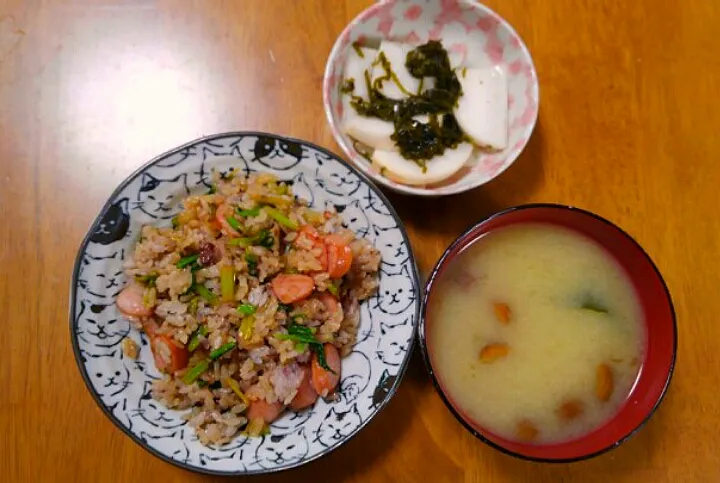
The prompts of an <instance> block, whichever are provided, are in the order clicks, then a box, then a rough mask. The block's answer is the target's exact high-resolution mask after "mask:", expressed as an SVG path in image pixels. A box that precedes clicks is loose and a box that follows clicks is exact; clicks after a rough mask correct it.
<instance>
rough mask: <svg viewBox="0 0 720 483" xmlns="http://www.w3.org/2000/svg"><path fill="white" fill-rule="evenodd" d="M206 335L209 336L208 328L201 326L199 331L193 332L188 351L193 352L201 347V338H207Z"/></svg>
mask: <svg viewBox="0 0 720 483" xmlns="http://www.w3.org/2000/svg"><path fill="white" fill-rule="evenodd" d="M206 335H208V328H207V326H205V325H201V326H200V327H198V328H197V330H196V331H195V332H193V335H192V337H190V341H189V342H188V345H187V350H189V351H190V352H193V351H194V350H195V349H197V348H198V346H199V345H200V338H201V337H205V336H206Z"/></svg>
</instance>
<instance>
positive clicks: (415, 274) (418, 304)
mask: <svg viewBox="0 0 720 483" xmlns="http://www.w3.org/2000/svg"><path fill="white" fill-rule="evenodd" d="M232 136H235V137H241V138H242V137H250V136H255V137H258V136H265V137H270V138H273V139H275V140H276V141H279V140H284V141H290V142H294V143H298V144H301V145H303V146H307V147H310V148H312V149H315V150H317V151H319V152H321V153H323V154H325V155H327V156H329V157H330V158H332V159H333V160H334V161H337V162H339V163H340V164H341V165H343V166H345V167H346V168H348V169H349V170H350V171H351V172H352V173H353V174H355V175H356V176H358V177H359V178H360V179H361V180H362V181H363V182H364V183H365V184H367V185H368V187H369V189H370V190H372V191H373V192H374V193H375V195H377V196H378V197H379V198H380V200H381V201H382V202H383V203H384V204H385V205H386V206H387V208H388V211H389V212H390V215H391V216H392V217H393V219H394V220H395V223H397V226H398V229H399V230H400V234H401V235H402V239H403V242H404V243H405V244H406V246H407V247H408V259H409V262H410V264H411V268H412V271H411V272H412V273H411V277H412V280H413V286H414V287H415V289H416V296H415V302H414V304H415V311H414V312H415V318H414V322H413V324H412V331H411V334H410V340H409V343H408V347H407V350H406V353H405V357H404V358H403V361H402V363H401V364H400V368H399V369H398V372H397V375H396V379H395V383H394V384H393V386H392V387H391V388H390V390H389V391H388V394H387V396H386V397H385V399H383V401H382V402H381V403H380V404H379V405H378V407H377V408H376V409H375V411H374V412H373V413H372V415H371V416H370V417H369V418H368V419H366V420H365V421H363V422H362V423H361V424H360V425H359V426H358V427H357V428H355V430H353V431H352V432H351V433H350V434H348V435H347V436H346V437H345V438H343V439H342V440H340V441H338V442H337V443H336V444H335V445H333V446H331V447H329V448H325V449H323V450H322V451H320V452H319V453H318V454H316V455H314V456H312V457H310V458H306V459H301V460H299V461H297V462H294V463H289V464H286V465H284V466H279V467H276V468H269V469H261V470H253V471H222V470H211V469H207V468H202V467H199V466H194V465H191V464H188V463H184V462H182V461H178V460H175V459H173V458H170V457H168V456H167V455H165V454H163V453H161V452H160V451H158V450H156V449H155V448H153V447H151V446H149V445H148V444H146V443H145V442H143V441H142V440H141V439H140V438H139V437H138V436H137V435H136V434H135V433H133V432H132V431H130V430H129V429H128V428H127V427H125V425H124V424H122V422H120V421H119V420H118V418H116V417H115V415H114V414H112V412H111V411H110V410H108V408H107V406H106V405H105V404H104V403H103V402H102V399H101V398H100V396H99V395H98V393H97V391H95V389H94V387H93V385H92V383H91V382H90V378H89V375H88V372H87V370H86V368H85V364H84V363H83V362H82V361H81V356H80V347H79V343H78V338H77V336H76V327H77V324H76V312H77V310H76V304H75V299H76V296H77V281H78V278H79V272H80V266H81V264H82V259H83V254H84V253H85V251H86V250H87V246H88V243H89V242H90V238H91V237H92V235H93V232H94V231H95V229H96V228H97V226H98V224H99V223H100V222H101V221H102V218H103V215H104V214H105V212H106V211H107V210H108V209H109V208H110V206H111V205H112V204H113V200H114V199H115V198H116V197H117V196H118V195H120V193H121V192H122V191H123V190H124V189H125V188H126V187H127V186H128V185H129V184H130V183H132V182H133V181H134V180H135V179H136V178H137V177H138V176H140V175H141V174H142V173H143V172H145V171H146V170H148V169H149V168H151V167H153V166H155V165H156V164H157V163H159V162H161V161H163V160H164V159H166V158H167V157H169V156H172V155H174V154H177V153H179V152H181V151H183V150H184V149H187V148H189V147H190V146H193V145H195V144H200V143H203V142H207V141H212V140H215V139H219V138H226V137H232ZM422 292H423V286H422V284H421V283H420V272H419V270H418V265H417V261H416V259H415V255H414V253H413V250H412V245H411V244H410V239H409V237H408V234H407V230H406V229H405V225H404V223H403V221H402V219H401V218H400V216H399V215H398V213H397V211H396V210H395V207H394V206H393V205H392V203H390V200H388V198H387V196H386V195H385V193H383V192H382V191H381V190H380V188H379V187H378V186H377V185H376V184H375V183H374V182H373V181H372V180H371V179H370V177H368V176H367V175H366V174H365V173H363V172H362V171H361V170H359V169H358V168H356V167H355V166H353V165H352V164H351V163H349V162H347V161H345V160H344V159H342V158H341V157H340V156H338V155H337V154H335V153H333V152H332V151H330V150H329V149H326V148H323V147H321V146H319V145H317V144H315V143H313V142H310V141H305V140H302V139H298V138H293V137H290V136H285V135H282V134H275V133H268V132H263V131H227V132H221V133H217V134H210V135H206V136H201V137H199V138H196V139H194V140H192V141H189V142H187V143H185V144H182V145H180V146H178V147H175V148H172V149H170V150H168V151H165V152H164V153H162V154H160V155H157V156H155V157H153V158H152V159H150V160H149V161H147V162H146V163H144V164H143V165H141V166H140V167H138V168H137V169H136V170H135V171H133V172H132V173H130V174H129V175H128V176H126V177H125V178H124V179H123V180H122V181H121V182H120V184H118V185H117V187H116V188H115V189H114V190H113V191H112V193H111V194H110V195H109V197H108V199H107V201H105V203H104V204H103V206H102V208H101V209H100V211H99V213H98V214H97V215H96V216H95V218H94V219H93V221H92V223H91V224H90V226H89V228H88V230H87V233H86V234H85V236H84V237H83V240H82V242H80V246H79V247H78V250H77V254H76V255H75V262H74V264H73V270H72V278H71V280H70V299H69V303H68V316H69V329H70V343H71V345H72V349H73V357H74V359H75V363H76V365H77V368H78V370H79V371H80V375H81V376H82V379H83V382H84V383H85V387H86V389H87V390H88V392H89V393H90V395H91V396H92V398H93V400H94V402H95V404H96V405H97V406H98V407H99V408H100V410H101V411H102V412H103V413H104V414H105V416H106V417H107V418H108V419H109V420H110V421H111V422H112V423H113V425H115V426H116V427H117V428H118V429H120V431H122V432H123V433H124V434H125V436H127V437H129V438H130V439H131V440H132V441H133V442H135V443H136V444H137V445H139V446H140V447H141V448H143V449H144V450H146V451H147V452H149V453H150V454H152V455H153V456H155V457H157V458H159V459H161V460H163V461H165V462H166V463H170V464H172V465H173V466H176V467H178V468H182V469H184V470H188V471H192V472H196V473H202V474H206V475H213V476H251V475H262V474H270V473H278V472H281V471H287V470H290V469H293V468H298V467H300V466H303V465H305V464H308V463H310V462H312V461H316V460H318V459H320V458H322V457H324V456H327V455H328V454H330V453H332V452H333V451H335V450H336V449H338V448H340V447H342V446H344V445H345V444H346V443H347V442H348V441H350V440H351V439H352V438H353V437H355V436H356V435H357V434H358V433H359V432H360V431H361V430H362V429H364V428H365V427H366V426H367V425H368V424H369V423H370V422H371V421H372V420H373V419H375V417H376V416H377V415H378V414H379V413H380V412H381V411H382V410H383V409H384V408H385V407H386V406H387V404H388V403H389V402H390V400H391V399H392V398H393V397H394V396H395V393H396V392H397V391H398V389H399V388H400V384H401V383H402V380H403V378H404V376H405V372H406V371H407V367H408V365H409V364H410V359H411V356H412V352H413V349H414V348H415V343H416V341H415V339H416V336H417V331H418V325H419V320H420V314H421V310H422V305H423V302H422V301H423V294H422Z"/></svg>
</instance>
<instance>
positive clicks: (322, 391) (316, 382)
mask: <svg viewBox="0 0 720 483" xmlns="http://www.w3.org/2000/svg"><path fill="white" fill-rule="evenodd" d="M323 351H324V352H325V361H326V362H327V365H328V367H330V369H332V370H333V372H334V374H333V373H332V372H330V371H327V370H325V369H323V368H322V367H321V366H320V363H319V362H318V358H317V355H316V354H313V358H312V385H313V388H315V392H317V393H318V394H319V395H321V396H322V397H327V396H328V394H332V392H333V391H334V390H335V388H336V387H337V385H338V382H340V353H339V352H338V350H337V349H336V348H335V346H334V345H332V344H325V345H324V346H323Z"/></svg>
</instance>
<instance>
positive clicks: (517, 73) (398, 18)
mask: <svg viewBox="0 0 720 483" xmlns="http://www.w3.org/2000/svg"><path fill="white" fill-rule="evenodd" d="M383 39H390V40H395V41H400V42H405V43H409V44H412V45H421V44H424V43H425V42H427V41H429V40H440V41H441V42H442V43H443V45H444V47H445V48H446V49H447V51H448V52H449V54H450V61H451V63H452V64H453V65H456V66H457V65H463V66H466V67H484V66H493V65H500V66H502V67H503V68H504V70H505V72H506V75H507V79H508V122H509V126H508V141H509V142H508V147H507V148H506V149H504V150H503V151H500V152H498V153H492V154H487V153H481V152H478V153H477V154H474V155H473V157H472V158H471V159H470V161H468V163H467V164H466V165H465V166H464V167H463V168H462V169H461V170H460V171H459V172H458V173H456V174H455V175H453V176H452V177H451V178H449V179H447V180H445V181H442V182H441V183H438V184H435V185H426V186H408V185H404V184H401V183H397V182H395V181H392V180H390V179H388V178H386V177H384V176H382V175H381V174H380V172H379V171H378V170H377V169H375V168H374V167H373V166H372V165H371V163H370V162H368V160H367V159H366V158H364V157H363V156H361V155H360V154H359V153H358V152H357V151H356V150H355V148H354V147H353V141H352V140H351V139H350V138H349V137H348V136H347V135H346V134H345V133H344V132H343V131H342V129H341V120H342V115H343V113H342V110H343V105H342V102H341V93H340V87H341V84H342V79H343V69H344V66H345V62H346V59H347V55H348V52H349V51H350V49H352V44H353V43H354V42H360V43H364V42H378V41H380V40H383ZM378 43H379V42H378ZM538 102H539V91H538V80H537V74H536V72H535V67H534V66H533V62H532V59H531V57H530V53H529V52H528V49H527V47H526V46H525V44H524V43H523V41H522V39H520V36H518V34H517V33H516V32H515V30H513V28H512V27H511V26H510V24H508V23H507V22H506V21H505V20H504V19H503V18H502V17H500V16H499V15H498V14H496V13H495V12H493V11H492V10H490V9H489V8H487V7H485V6H483V5H481V4H480V3H478V2H474V1H470V0H384V1H380V2H378V3H376V4H374V5H373V6H371V7H370V8H368V9H367V10H365V11H364V12H362V13H361V14H360V15H358V16H357V17H356V18H355V19H354V20H353V21H352V22H350V24H348V26H347V27H345V30H343V32H342V34H340V37H338V39H337V41H336V42H335V45H334V46H333V49H332V51H331V52H330V57H329V58H328V61H327V65H326V67H325V77H324V79H323V103H324V105H325V113H326V115H327V119H328V122H329V123H330V127H331V129H332V133H333V136H334V137H335V140H336V141H337V142H338V144H339V145H340V147H341V148H342V150H343V151H344V152H345V154H346V155H347V157H349V158H350V160H351V161H352V162H353V164H355V165H356V166H357V167H358V168H359V169H360V170H361V171H363V172H364V173H365V174H367V175H368V176H370V177H371V178H372V179H373V180H375V181H376V182H378V183H380V184H382V185H385V186H387V187H388V188H391V189H393V190H395V191H399V192H402V193H407V194H413V195H421V196H441V195H450V194H454V193H460V192H462V191H467V190H469V189H472V188H475V187H477V186H480V185H482V184H485V183H487V182H488V181H490V180H492V179H494V178H495V177H497V176H499V175H500V174H501V173H502V172H503V171H505V170H506V169H507V168H508V167H510V165H511V164H512V163H513V162H514V161H515V159H516V158H517V157H518V156H519V155H520V153H521V152H522V150H523V149H524V148H525V145H526V144H527V142H528V139H529V138H530V135H531V134H532V131H533V129H534V127H535V122H536V121H537V115H538Z"/></svg>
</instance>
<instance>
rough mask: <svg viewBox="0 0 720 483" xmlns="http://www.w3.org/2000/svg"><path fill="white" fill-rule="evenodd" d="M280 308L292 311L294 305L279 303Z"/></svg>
mask: <svg viewBox="0 0 720 483" xmlns="http://www.w3.org/2000/svg"><path fill="white" fill-rule="evenodd" d="M278 310H280V311H282V312H290V310H292V305H288V304H283V303H278Z"/></svg>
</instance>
